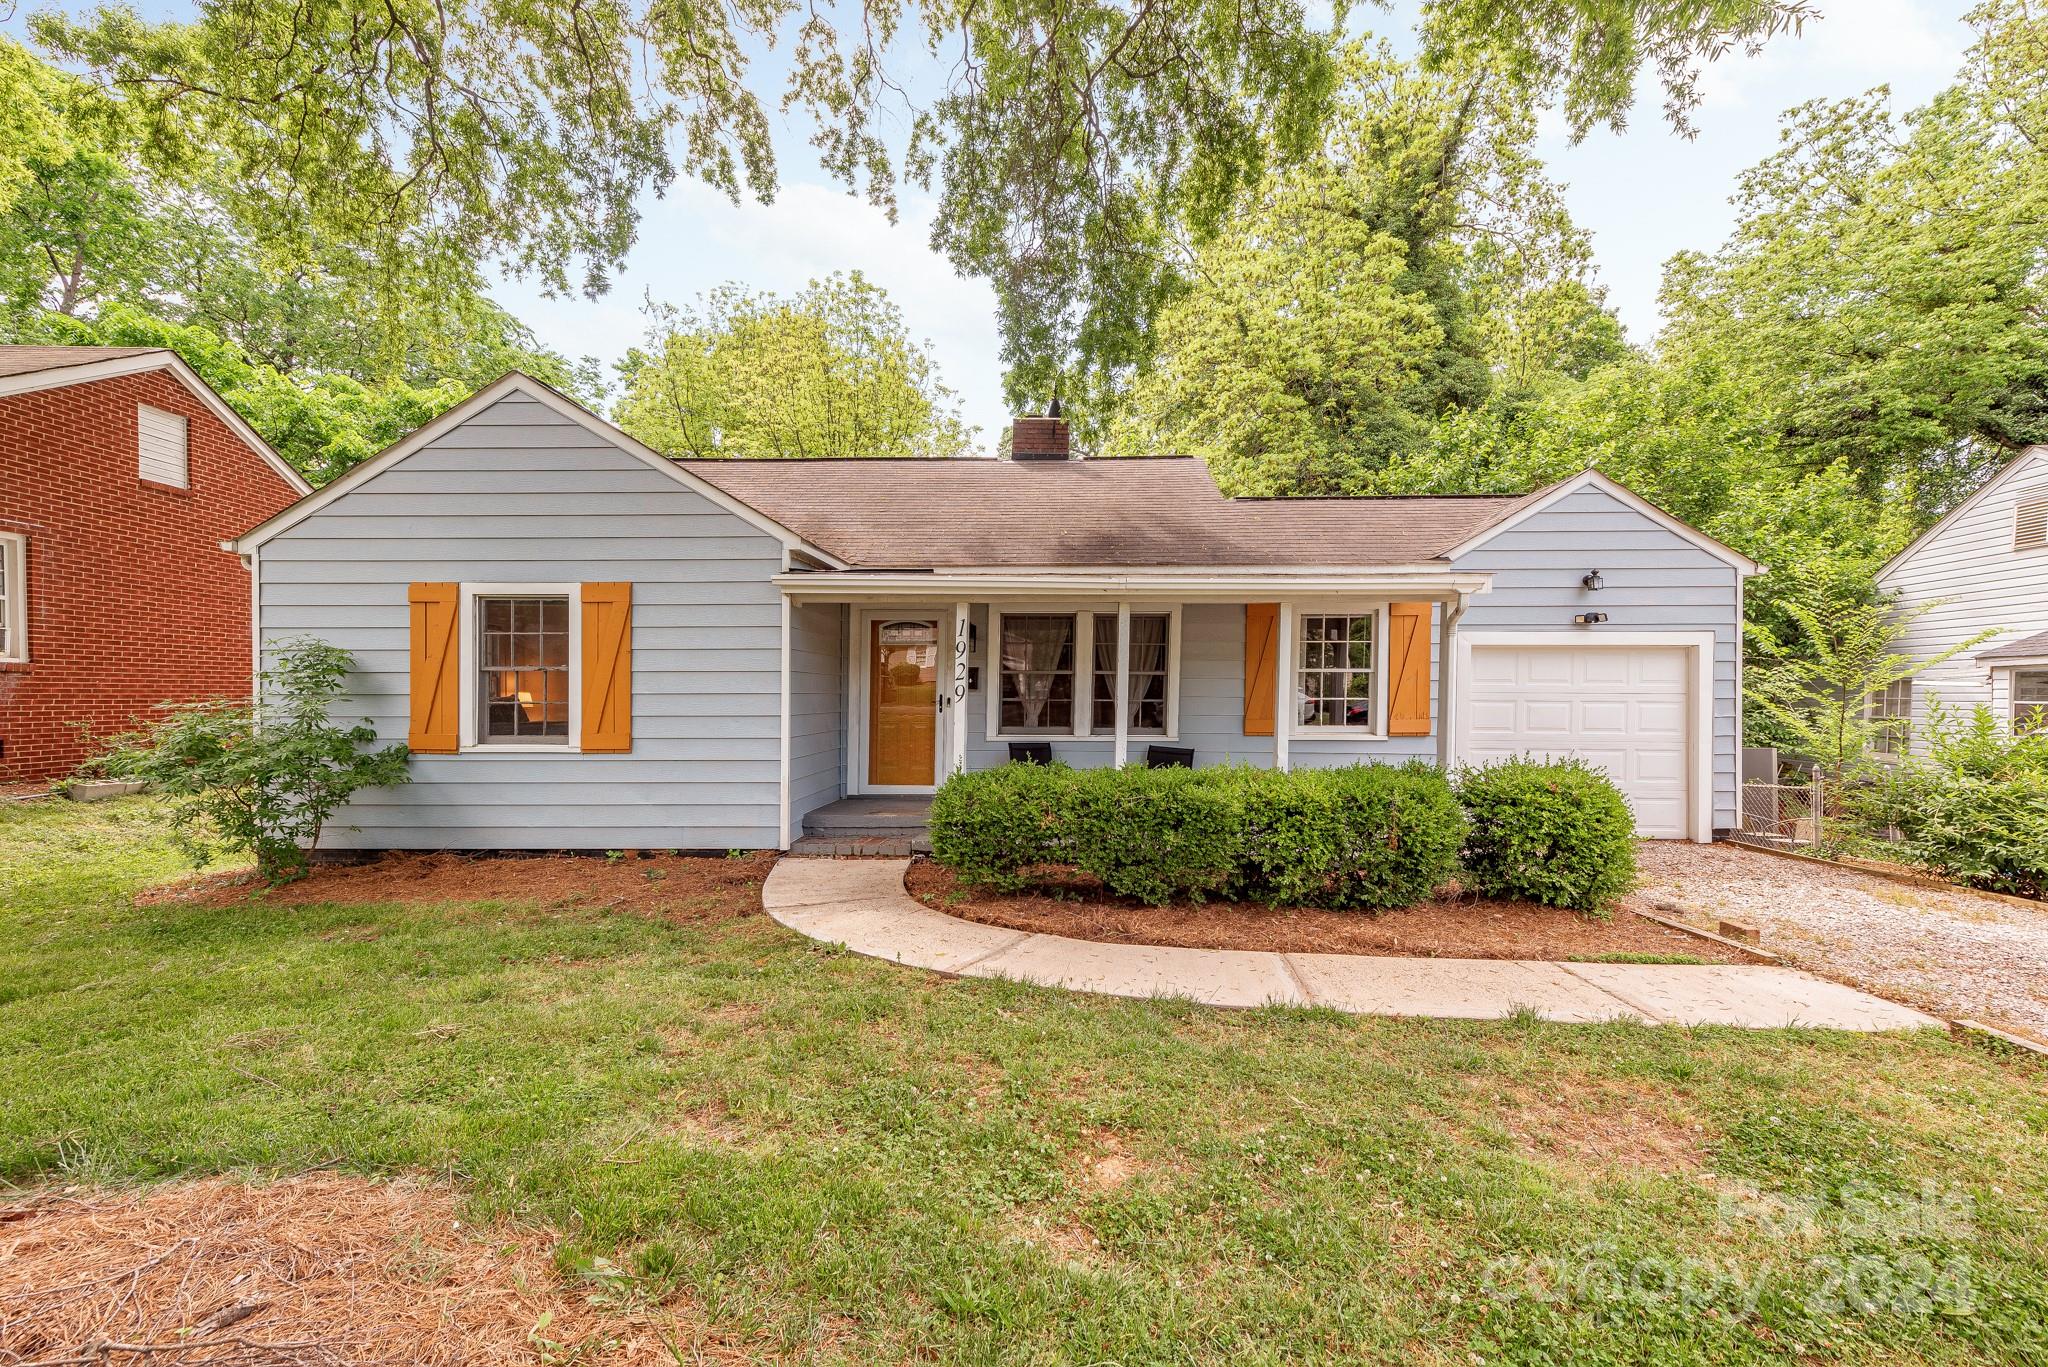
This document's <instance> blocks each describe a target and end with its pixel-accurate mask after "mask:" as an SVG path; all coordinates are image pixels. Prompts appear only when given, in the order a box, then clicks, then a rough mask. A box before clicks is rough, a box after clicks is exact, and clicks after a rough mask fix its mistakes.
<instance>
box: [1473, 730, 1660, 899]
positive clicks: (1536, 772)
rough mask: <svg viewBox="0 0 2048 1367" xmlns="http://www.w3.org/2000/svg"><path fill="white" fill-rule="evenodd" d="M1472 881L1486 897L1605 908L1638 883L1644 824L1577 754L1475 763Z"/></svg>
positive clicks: (1604, 778)
mask: <svg viewBox="0 0 2048 1367" xmlns="http://www.w3.org/2000/svg"><path fill="white" fill-rule="evenodd" d="M1458 800H1459V801H1460V802H1461V803H1463V804H1464V807H1465V814H1466V816H1467V817H1469V818H1470V819H1471V822H1472V830H1471V834H1470V835H1469V836H1467V837H1466V840H1465V856H1464V865H1465V879H1464V881H1465V884H1466V886H1467V887H1469V888H1471V889H1472V890H1473V891H1475V892H1479V893H1483V894H1485V895H1486V896H1488V897H1503V898H1513V899H1518V900H1521V901H1527V902H1541V903H1543V904H1544V905H1546V906H1553V907H1571V908H1573V909H1575V910H1578V911H1598V910H1600V909H1601V908H1602V907H1605V906H1606V905H1607V904H1608V903H1609V902H1612V901H1613V900H1614V899H1615V898H1617V897H1619V896H1621V894H1623V893H1625V892H1627V891H1628V890H1629V889H1630V888H1631V887H1633V886H1635V880H1636V844H1635V841H1636V822H1635V814H1634V813H1633V812H1631V811H1630V810H1629V805H1628V799H1626V798H1624V797H1623V796H1622V795H1621V792H1620V790H1618V789H1617V788H1616V787H1615V786H1614V784H1613V783H1611V782H1609V781H1608V778H1607V776H1606V775H1605V774H1603V773H1601V772H1600V771H1599V770H1597V769H1593V768H1590V767H1588V766H1587V765H1586V764H1584V763H1582V762H1580V761H1578V760H1534V759H1505V760H1501V761H1498V762H1497V763H1494V764H1489V765H1487V766H1485V767H1484V768H1479V769H1468V770H1466V771H1465V772H1464V773H1463V774H1461V775H1459V778H1458Z"/></svg>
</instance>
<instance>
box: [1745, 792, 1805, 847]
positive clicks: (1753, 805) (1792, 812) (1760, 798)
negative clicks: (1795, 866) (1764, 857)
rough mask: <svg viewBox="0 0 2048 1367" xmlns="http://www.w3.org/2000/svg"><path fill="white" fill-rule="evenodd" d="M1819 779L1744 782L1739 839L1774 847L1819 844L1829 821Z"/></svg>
mask: <svg viewBox="0 0 2048 1367" xmlns="http://www.w3.org/2000/svg"><path fill="white" fill-rule="evenodd" d="M1826 806H1827V804H1826V803H1825V802H1824V801H1823V800H1822V797H1821V787H1820V784H1819V782H1817V781H1815V782H1808V783H1760V782H1755V781H1751V782H1748V783H1744V784H1743V785H1742V826H1741V828H1740V829H1739V830H1737V831H1736V833H1735V838H1736V839H1737V840H1746V841H1748V842H1749V843H1751V844H1753V845H1769V846H1771V847H1772V848H1773V849H1780V850H1792V849H1799V848H1801V847H1803V846H1807V845H1818V844H1819V843H1820V841H1821V836H1822V828H1823V825H1824V824H1825V821H1826V815H1827V813H1826Z"/></svg>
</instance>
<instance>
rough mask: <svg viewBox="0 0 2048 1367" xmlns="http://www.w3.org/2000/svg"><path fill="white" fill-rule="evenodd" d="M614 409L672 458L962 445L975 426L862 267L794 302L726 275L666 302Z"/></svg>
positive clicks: (902, 451) (932, 450) (629, 362)
mask: <svg viewBox="0 0 2048 1367" xmlns="http://www.w3.org/2000/svg"><path fill="white" fill-rule="evenodd" d="M621 369H622V371H623V372H624V375H625V393H624V394H623V395H622V396H621V398H620V399H619V402H618V404H617V407H616V410H615V413H614V416H615V417H616V418H617V420H618V423H619V425H620V426H621V427H623V428H624V429H625V430H626V431H628V432H630V433H632V434H633V435H634V436H636V437H638V438H640V439H641V440H642V441H644V442H646V443H647V444H648V445H650V446H652V447H654V448H655V449H657V450H661V451H666V452H669V453H670V454H673V455H679V456H683V455H687V456H738V457H793V456H951V455H964V454H968V453H969V452H970V450H971V448H972V444H973V435H974V434H973V431H972V429H970V428H968V427H966V426H965V425H964V424H963V423H962V422H961V420H960V417H959V414H958V411H957V408H956V407H955V404H954V398H953V393H952V391H951V390H949V389H947V388H946V387H945V386H944V385H943V384H942V383H940V381H939V375H938V365H937V362H936V361H935V360H934V359H933V357H932V354H931V350H930V347H929V345H928V344H925V343H921V342H918V341H916V340H915V339H913V338H912V337H911V336H910V334H909V332H908V331H907V330H906V329H905V327H904V325H903V315H902V313H901V312H900V311H899V310H898V309H897V308H896V306H895V305H894V304H893V303H891V302H890V301H889V297H888V295H887V294H886V293H885V292H884V291H883V290H882V289H881V288H880V287H879V286H877V285H874V284H871V283H870V282H869V281H868V280H867V279H866V278H865V277H863V276H862V275H861V274H860V272H858V271H854V272H852V273H850V274H844V275H841V274H835V275H832V276H830V277H828V278H826V279H825V280H822V281H820V280H813V281H811V282H810V284H809V285H808V286H807V287H806V288H805V289H803V290H801V291H799V292H798V293H797V294H795V295H793V296H791V297H789V298H787V299H784V298H780V297H778V296H776V295H773V294H762V293H754V292H752V291H749V290H747V289H744V288H742V287H741V286H738V285H726V286H723V287H721V288H719V289H717V290H714V291H712V292H711V293H710V294H709V295H707V296H705V297H704V299H703V300H702V301H701V303H700V305H699V307H698V308H696V309H694V310H678V309H672V308H669V309H661V310H658V311H657V314H656V325H655V328H654V331H653V333H652V335H651V336H650V337H649V345H648V349H647V350H645V351H642V350H638V349H636V350H635V351H633V352H632V353H631V354H630V355H629V356H628V357H627V359H626V362H625V364H624V365H623V366H622V367H621Z"/></svg>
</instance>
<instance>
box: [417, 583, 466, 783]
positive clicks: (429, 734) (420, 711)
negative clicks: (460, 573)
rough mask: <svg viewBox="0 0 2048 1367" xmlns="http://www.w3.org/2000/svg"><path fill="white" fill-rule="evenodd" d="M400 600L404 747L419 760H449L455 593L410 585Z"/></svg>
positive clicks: (456, 660) (455, 685) (454, 709)
mask: <svg viewBox="0 0 2048 1367" xmlns="http://www.w3.org/2000/svg"><path fill="white" fill-rule="evenodd" d="M405 598H406V602H407V603H408V604H410V605H411V608H412V678H411V695H412V711H411V713H410V719H409V721H408V724H407V726H406V732H405V743H406V744H407V745H409V746H411V747H412V749H414V750H415V751H417V752H418V753H420V754H423V755H452V754H454V753H455V751H456V749H457V742H458V740H459V737H458V735H457V731H458V729H459V725H458V721H457V719H458V717H459V716H460V715H461V707H462V704H461V701H460V699H461V696H462V695H461V691H460V690H461V681H460V679H459V677H458V676H459V674H460V673H461V657H462V652H461V651H460V650H459V649H458V648H457V645H456V621H457V618H458V616H459V614H458V613H457V611H456V587H455V585H453V584H414V585H412V586H411V587H410V588H409V589H407V590H406V595H405Z"/></svg>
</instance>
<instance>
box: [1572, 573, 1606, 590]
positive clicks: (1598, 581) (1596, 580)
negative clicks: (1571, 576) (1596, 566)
mask: <svg viewBox="0 0 2048 1367" xmlns="http://www.w3.org/2000/svg"><path fill="white" fill-rule="evenodd" d="M1579 582H1580V583H1581V584H1584V585H1585V586H1586V592H1588V593H1598V592H1599V591H1600V590H1601V589H1604V588H1606V587H1607V581H1606V580H1605V579H1602V578H1601V577H1600V571H1598V570H1587V571H1586V573H1585V574H1584V575H1583V576H1582V577H1581V578H1580V579H1579Z"/></svg>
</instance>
